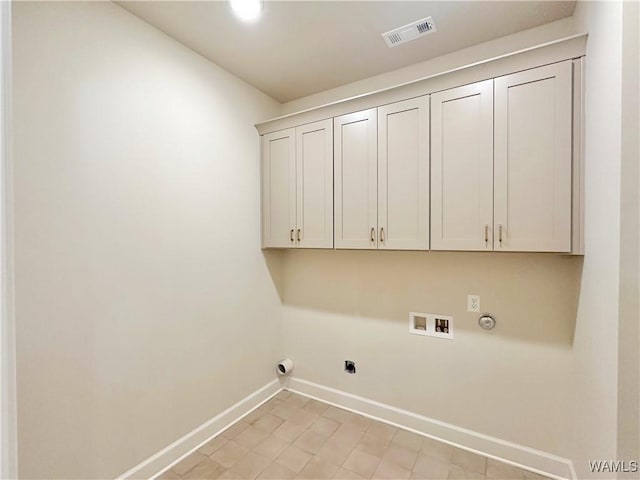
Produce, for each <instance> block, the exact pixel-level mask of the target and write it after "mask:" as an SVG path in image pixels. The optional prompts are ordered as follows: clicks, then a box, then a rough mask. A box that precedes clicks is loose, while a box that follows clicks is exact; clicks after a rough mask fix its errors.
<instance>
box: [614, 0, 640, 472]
mask: <svg viewBox="0 0 640 480" xmlns="http://www.w3.org/2000/svg"><path fill="white" fill-rule="evenodd" d="M622 17H623V19H622V98H623V102H622V143H621V153H622V158H621V166H620V169H621V199H620V200H621V205H620V229H621V230H620V334H619V338H618V345H619V347H618V348H619V349H618V453H617V458H619V459H626V460H630V459H635V458H637V459H640V428H639V425H640V322H639V320H638V319H639V318H640V278H639V276H640V264H639V262H640V255H639V252H638V250H639V248H640V234H639V231H640V228H639V220H640V217H639V215H640V209H639V207H640V194H639V191H640V181H639V180H640V178H639V174H640V168H639V166H640V145H639V143H640V142H639V139H638V132H640V86H639V85H640V4H639V3H638V2H625V3H624V4H623V6H622ZM634 476H635V477H637V476H638V474H637V473H635V474H633V475H628V476H627V478H633V477H634Z"/></svg>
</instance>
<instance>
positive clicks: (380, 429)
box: [367, 422, 398, 441]
mask: <svg viewBox="0 0 640 480" xmlns="http://www.w3.org/2000/svg"><path fill="white" fill-rule="evenodd" d="M397 431H398V429H397V428H396V427H394V426H392V425H387V424H386V423H382V422H373V423H372V424H371V425H369V428H368V429H367V433H368V434H371V435H374V436H376V437H378V438H382V439H384V440H389V441H391V439H392V438H393V436H394V435H395V434H396V432H397Z"/></svg>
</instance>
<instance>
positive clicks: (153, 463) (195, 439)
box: [117, 379, 282, 480]
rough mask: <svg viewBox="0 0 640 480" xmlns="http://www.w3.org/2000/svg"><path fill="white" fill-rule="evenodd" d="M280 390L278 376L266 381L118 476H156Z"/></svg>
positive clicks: (122, 478) (120, 477) (119, 477)
mask: <svg viewBox="0 0 640 480" xmlns="http://www.w3.org/2000/svg"><path fill="white" fill-rule="evenodd" d="M281 390H282V387H281V386H280V383H279V382H278V380H277V379H276V380H273V381H271V382H269V383H267V384H266V385H265V386H264V387H262V388H260V389H259V390H256V391H255V392H253V393H252V394H251V395H249V396H247V397H245V398H243V399H242V400H240V401H239V402H238V403H236V404H235V405H232V406H231V407H229V408H227V409H226V410H225V411H224V412H222V413H220V414H218V415H216V416H215V417H213V418H211V419H210V420H207V421H206V422H205V423H203V424H202V425H200V426H199V427H197V428H195V429H194V430H192V431H191V432H189V433H187V434H186V435H185V436H183V437H182V438H180V439H178V440H176V441H175V442H173V443H172V444H171V445H168V446H166V447H165V448H163V449H162V450H160V451H159V452H158V453H156V454H154V455H152V456H151V457H149V458H147V459H146V460H144V461H143V462H141V463H139V464H138V465H136V466H135V467H133V468H131V469H130V470H128V471H126V472H125V473H123V474H122V475H118V477H117V479H118V480H125V479H128V478H151V479H153V478H155V477H157V476H158V475H160V473H162V472H164V471H165V470H167V469H168V468H169V467H172V466H173V465H175V464H176V463H178V462H179V461H181V460H182V459H183V458H185V457H187V456H188V455H190V454H191V453H193V452H194V451H196V450H197V449H198V448H200V447H201V446H202V445H204V444H205V443H207V442H208V441H209V440H210V439H211V438H213V437H215V436H216V435H218V434H219V433H221V432H222V431H223V430H226V429H227V428H229V427H230V426H231V425H233V424H234V423H236V422H238V421H239V420H241V419H242V418H243V417H245V416H246V415H248V414H249V413H251V412H252V411H254V410H255V409H256V408H258V407H259V406H260V405H262V404H263V403H265V402H266V401H267V400H269V399H270V398H271V397H273V396H274V395H276V394H277V393H278V392H280V391H281Z"/></svg>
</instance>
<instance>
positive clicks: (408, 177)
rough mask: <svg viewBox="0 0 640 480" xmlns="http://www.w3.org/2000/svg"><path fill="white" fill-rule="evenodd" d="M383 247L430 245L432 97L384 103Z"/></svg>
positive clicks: (381, 130) (380, 132) (381, 134)
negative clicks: (430, 114) (430, 115)
mask: <svg viewBox="0 0 640 480" xmlns="http://www.w3.org/2000/svg"><path fill="white" fill-rule="evenodd" d="M378 248H382V249H390V250H428V249H429V97H428V96H423V97H418V98H412V99H411V100H406V101H404V102H398V103H393V104H391V105H385V106H384V107H380V108H378Z"/></svg>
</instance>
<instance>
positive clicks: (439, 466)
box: [413, 455, 450, 480]
mask: <svg viewBox="0 0 640 480" xmlns="http://www.w3.org/2000/svg"><path fill="white" fill-rule="evenodd" d="M449 466H450V464H448V463H445V462H442V461H440V460H438V459H437V458H433V457H426V456H424V455H418V458H417V459H416V464H415V465H414V466H413V471H414V473H416V474H417V475H418V476H420V478H424V479H433V480H443V479H446V478H447V477H448V476H449Z"/></svg>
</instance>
